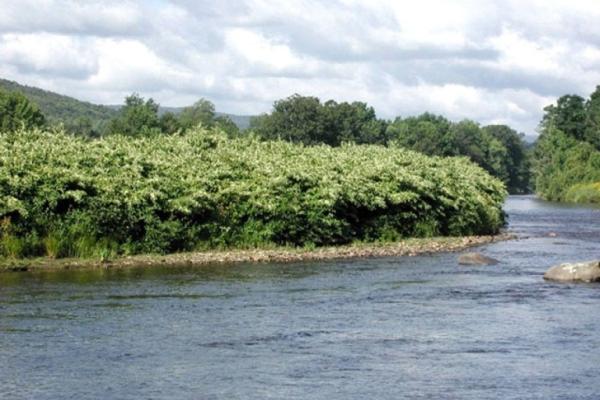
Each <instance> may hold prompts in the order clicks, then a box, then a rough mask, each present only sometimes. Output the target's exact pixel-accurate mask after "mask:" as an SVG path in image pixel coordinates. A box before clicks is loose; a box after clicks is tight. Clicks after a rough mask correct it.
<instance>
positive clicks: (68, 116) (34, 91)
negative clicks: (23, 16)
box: [0, 78, 251, 136]
mask: <svg viewBox="0 0 600 400" xmlns="http://www.w3.org/2000/svg"><path fill="white" fill-rule="evenodd" d="M0 90H4V91H8V92H18V93H22V94H23V95H25V97H27V98H28V99H29V100H31V101H32V102H33V103H34V104H36V105H37V106H38V107H39V108H40V110H41V111H42V113H43V114H44V116H45V118H46V120H47V122H48V124H50V125H55V124H58V123H62V124H64V126H65V128H66V129H67V131H69V132H72V133H74V134H78V135H82V136H101V135H103V134H105V133H106V130H107V129H108V126H109V123H110V121H111V120H112V119H114V118H115V117H116V116H117V115H118V113H119V110H120V109H121V107H122V106H121V105H98V104H92V103H89V102H86V101H81V100H77V99H75V98H73V97H69V96H64V95H62V94H58V93H54V92H51V91H48V90H43V89H39V88H36V87H31V86H26V85H21V84H19V83H17V82H13V81H9V80H6V79H1V78H0ZM183 110H185V107H161V106H160V105H159V109H158V114H159V116H160V115H163V114H166V113H173V114H175V115H177V114H179V113H181V112H182V111H183ZM213 112H214V113H215V116H216V117H221V118H223V119H230V120H231V121H232V122H233V123H234V124H235V125H236V126H237V127H238V128H239V129H246V128H248V126H249V125H250V118H251V117H250V116H248V115H234V114H227V113H222V112H216V111H214V109H213Z"/></svg>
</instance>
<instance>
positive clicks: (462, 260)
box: [458, 253, 500, 265]
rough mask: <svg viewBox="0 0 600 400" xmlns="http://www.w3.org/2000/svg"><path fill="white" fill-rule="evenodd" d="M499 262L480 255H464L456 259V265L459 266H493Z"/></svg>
mask: <svg viewBox="0 0 600 400" xmlns="http://www.w3.org/2000/svg"><path fill="white" fill-rule="evenodd" d="M499 262H500V261H498V260H496V259H494V258H491V257H488V256H484V255H483V254H481V253H465V254H461V255H460V257H458V263H459V264H460V265H495V264H498V263H499Z"/></svg>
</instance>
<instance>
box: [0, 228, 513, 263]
mask: <svg viewBox="0 0 600 400" xmlns="http://www.w3.org/2000/svg"><path fill="white" fill-rule="evenodd" d="M515 238H516V236H515V235H513V234H511V233H502V234H500V235H495V236H464V237H439V238H419V239H405V240H402V241H399V242H394V243H360V244H352V245H346V246H332V247H321V248H316V249H303V248H300V249H294V248H281V249H263V250H261V249H252V250H228V251H206V252H189V253H176V254H168V255H137V256H128V257H120V258H115V259H113V260H109V261H100V260H97V259H73V258H69V259H52V258H37V259H30V260H4V261H2V260H0V272H15V271H21V272H24V271H53V270H55V271H60V270H72V269H93V268H105V269H106V268H127V267H148V268H151V267H173V266H201V265H208V264H238V263H268V262H278V263H289V262H302V261H326V260H337V259H352V258H372V257H397V256H416V255H422V254H432V253H442V252H454V251H459V250H464V249H466V248H469V247H474V246H480V245H484V244H487V243H492V242H498V241H503V240H511V239H515Z"/></svg>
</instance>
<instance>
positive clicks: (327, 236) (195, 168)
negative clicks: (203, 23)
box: [0, 128, 506, 257]
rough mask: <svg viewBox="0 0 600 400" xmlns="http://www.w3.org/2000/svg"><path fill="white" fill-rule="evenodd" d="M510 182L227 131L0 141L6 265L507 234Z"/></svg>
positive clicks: (383, 155)
mask: <svg viewBox="0 0 600 400" xmlns="http://www.w3.org/2000/svg"><path fill="white" fill-rule="evenodd" d="M505 195H506V193H505V190H504V186H503V185H502V183H501V182H500V181H499V180H497V179H495V178H492V177H491V176H490V175H488V174H487V173H486V172H485V171H484V170H482V169H481V168H479V167H477V166H476V165H474V164H473V163H471V162H470V161H468V160H467V159H465V158H437V157H428V156H425V155H422V154H419V153H415V152H412V151H408V150H403V149H400V148H395V147H393V146H392V147H388V148H386V147H382V146H375V145H354V144H352V145H343V146H341V147H336V148H334V147H329V146H326V145H320V146H312V147H305V146H303V145H301V144H294V143H289V142H283V141H268V142H264V141H262V142H261V141H259V140H256V139H254V138H252V137H246V138H238V139H230V138H228V137H227V135H226V134H225V133H223V132H222V131H220V130H218V129H216V128H215V129H210V130H206V129H195V130H192V131H188V132H187V133H185V134H181V135H157V136H149V137H127V136H123V135H114V136H109V137H106V138H102V139H97V140H89V139H84V138H80V137H74V136H71V135H68V134H66V133H64V132H47V131H42V130H35V129H34V130H28V131H16V132H5V133H0V235H1V236H0V252H1V253H2V254H3V255H4V256H10V257H24V256H36V255H48V256H52V257H64V256H84V257H90V256H94V257H96V256H99V257H107V256H110V255H114V254H134V253H141V252H158V253H165V252H175V251H183V250H194V249H206V248H224V247H255V246H268V245H291V246H314V245H317V246H318V245H327V244H341V243H348V242H352V241H355V240H364V241H375V240H394V239H398V238H400V237H407V236H432V235H467V234H489V233H495V232H497V231H498V229H499V228H500V227H501V226H502V225H503V223H504V215H503V212H502V208H501V207H502V203H503V200H504V198H505Z"/></svg>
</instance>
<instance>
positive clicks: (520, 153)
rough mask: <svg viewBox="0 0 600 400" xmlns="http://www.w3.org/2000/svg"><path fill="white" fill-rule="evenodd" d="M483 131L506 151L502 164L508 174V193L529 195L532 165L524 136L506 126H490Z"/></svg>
mask: <svg viewBox="0 0 600 400" xmlns="http://www.w3.org/2000/svg"><path fill="white" fill-rule="evenodd" d="M483 130H484V131H485V132H487V133H488V134H490V135H491V136H492V137H494V138H495V139H496V140H498V141H499V142H500V143H501V144H502V145H503V146H504V148H505V149H506V156H505V157H504V158H503V159H502V163H503V169H504V170H505V171H506V172H507V176H506V178H505V184H506V187H507V189H508V191H509V192H510V193H515V194H520V193H527V192H528V191H529V184H530V167H531V165H530V161H529V156H528V153H527V150H526V148H525V142H524V140H523V138H524V135H523V134H519V133H517V132H516V131H515V130H513V129H511V128H510V127H508V126H506V125H489V126H486V127H484V128H483Z"/></svg>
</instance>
